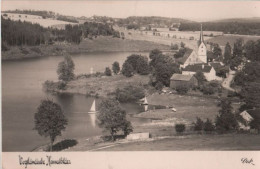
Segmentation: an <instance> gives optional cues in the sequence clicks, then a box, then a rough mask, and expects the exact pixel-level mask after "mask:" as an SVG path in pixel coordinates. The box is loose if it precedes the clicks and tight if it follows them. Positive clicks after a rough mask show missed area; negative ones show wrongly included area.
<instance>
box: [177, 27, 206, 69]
mask: <svg viewBox="0 0 260 169" xmlns="http://www.w3.org/2000/svg"><path fill="white" fill-rule="evenodd" d="M198 44H199V45H198V49H195V50H193V49H187V51H186V52H185V54H184V56H183V57H182V58H180V59H179V60H178V62H179V63H180V64H181V65H180V66H181V68H185V67H186V66H188V65H194V64H202V63H207V47H206V44H205V42H204V38H203V31H202V25H201V30H200V39H199V42H198Z"/></svg>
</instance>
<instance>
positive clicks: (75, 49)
mask: <svg viewBox="0 0 260 169" xmlns="http://www.w3.org/2000/svg"><path fill="white" fill-rule="evenodd" d="M155 48H158V49H160V50H169V49H170V46H168V45H163V44H160V43H155V42H149V41H145V40H131V39H120V38H113V37H110V36H108V37H104V36H100V37H97V38H96V39H93V40H90V39H84V40H83V41H82V42H81V43H80V44H78V45H77V44H70V43H56V44H53V45H40V46H20V47H19V46H13V47H10V49H9V50H8V51H5V52H3V51H2V53H1V54H2V58H1V59H2V61H10V60H23V59H32V58H41V57H48V56H50V57H52V56H59V55H63V54H70V55H77V54H84V53H92V52H133V53H134V52H150V51H151V50H153V49H155Z"/></svg>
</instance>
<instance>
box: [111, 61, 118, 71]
mask: <svg viewBox="0 0 260 169" xmlns="http://www.w3.org/2000/svg"><path fill="white" fill-rule="evenodd" d="M112 70H113V72H114V74H118V73H119V72H120V66H119V63H118V62H117V61H115V62H114V63H113V64H112Z"/></svg>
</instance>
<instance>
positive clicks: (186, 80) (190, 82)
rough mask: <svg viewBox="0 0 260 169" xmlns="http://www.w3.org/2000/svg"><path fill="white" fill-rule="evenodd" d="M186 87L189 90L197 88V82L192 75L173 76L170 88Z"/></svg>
mask: <svg viewBox="0 0 260 169" xmlns="http://www.w3.org/2000/svg"><path fill="white" fill-rule="evenodd" d="M180 85H187V86H188V87H189V88H192V87H195V86H198V80H197V79H196V78H195V77H194V76H193V75H183V74H177V73H175V74H173V75H172V77H171V82H170V87H171V88H172V89H176V87H177V86H180Z"/></svg>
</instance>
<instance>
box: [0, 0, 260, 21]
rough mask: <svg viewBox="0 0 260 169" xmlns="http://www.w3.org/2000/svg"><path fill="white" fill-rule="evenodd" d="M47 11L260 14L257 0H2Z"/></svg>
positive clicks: (209, 16) (6, 5) (9, 6)
mask: <svg viewBox="0 0 260 169" xmlns="http://www.w3.org/2000/svg"><path fill="white" fill-rule="evenodd" d="M14 9H33V10H48V11H54V12H56V13H60V14H64V15H72V16H87V17H90V16H93V15H99V16H110V17H118V18H124V17H128V16H165V17H176V18H185V19H191V20H196V21H207V20H216V19H223V18H246V17H260V2H257V1H249V2H246V1H229V2H223V1H218V2H216V1H214V2H210V1H200V2H195V1H184V2H181V1H126V2H122V1H82V0H81V1H62V0H59V1H51V0H48V1H46V0H45V1H36V0H30V1H21V0H20V1H13V0H4V1H3V0H2V10H14Z"/></svg>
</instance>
